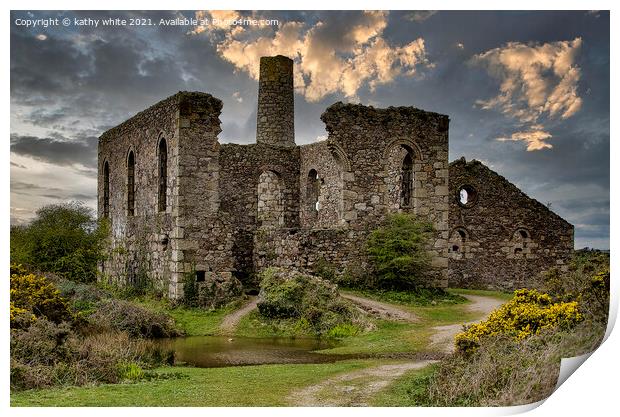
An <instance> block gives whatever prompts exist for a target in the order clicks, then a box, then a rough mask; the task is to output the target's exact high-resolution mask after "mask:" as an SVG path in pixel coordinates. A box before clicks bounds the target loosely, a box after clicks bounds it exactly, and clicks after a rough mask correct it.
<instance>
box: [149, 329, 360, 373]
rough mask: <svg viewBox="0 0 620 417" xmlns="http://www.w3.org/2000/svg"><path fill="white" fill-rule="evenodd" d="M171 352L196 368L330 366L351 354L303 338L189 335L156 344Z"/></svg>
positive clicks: (330, 344) (315, 340)
mask: <svg viewBox="0 0 620 417" xmlns="http://www.w3.org/2000/svg"><path fill="white" fill-rule="evenodd" d="M159 343H160V344H161V346H162V347H165V348H168V349H171V350H174V352H175V360H176V361H177V362H185V363H187V364H189V365H193V366H197V367H200V368H218V367H224V366H241V365H261V364H274V363H330V362H336V361H339V360H345V359H351V358H353V355H330V354H322V353H317V352H316V351H317V350H321V349H327V348H330V347H334V346H335V345H336V344H335V343H334V342H328V341H325V340H318V339H309V338H308V339H306V338H295V339H292V338H285V337H273V338H249V337H234V338H230V337H226V336H190V337H177V338H174V339H162V340H160V341H159Z"/></svg>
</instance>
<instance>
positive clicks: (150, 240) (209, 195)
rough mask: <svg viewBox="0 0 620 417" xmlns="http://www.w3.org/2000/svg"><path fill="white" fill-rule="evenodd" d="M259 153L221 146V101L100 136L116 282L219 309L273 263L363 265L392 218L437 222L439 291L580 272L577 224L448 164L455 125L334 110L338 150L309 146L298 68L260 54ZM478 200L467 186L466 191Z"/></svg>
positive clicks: (174, 103) (209, 99)
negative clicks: (574, 267) (190, 293)
mask: <svg viewBox="0 0 620 417" xmlns="http://www.w3.org/2000/svg"><path fill="white" fill-rule="evenodd" d="M260 77H261V78H260V81H259V97H258V116H257V135H256V143H255V144H250V145H237V144H220V143H219V142H218V135H219V133H220V131H221V128H220V119H219V115H220V113H221V111H222V102H221V101H220V100H219V99H217V98H215V97H213V96H211V95H210V94H206V93H199V92H191V93H190V92H180V93H178V94H175V95H174V96H171V97H169V98H167V99H165V100H163V101H161V102H159V103H157V104H155V105H154V106H152V107H150V108H148V109H147V110H145V111H143V112H141V113H138V114H137V115H135V116H134V117H132V118H130V119H128V120H127V121H125V122H123V123H121V124H120V125H118V126H116V127H114V128H112V129H110V130H108V131H107V132H105V133H104V134H102V135H101V137H100V138H99V150H98V153H99V154H98V157H99V181H98V201H99V217H107V218H108V220H109V222H110V226H111V233H110V238H109V241H108V258H107V260H106V261H105V262H103V263H102V265H101V267H100V269H101V272H102V274H101V276H102V279H106V280H109V281H113V282H116V283H118V284H120V285H144V284H146V285H148V286H152V287H154V288H156V289H159V290H160V291H162V292H165V293H167V295H168V296H169V297H170V298H171V299H179V298H181V297H182V296H183V294H184V286H185V285H186V283H195V284H197V287H198V288H199V290H200V294H201V297H202V298H201V299H202V300H203V301H204V304H206V305H212V306H215V305H219V304H221V303H224V302H226V301H227V300H228V299H230V298H232V297H235V296H236V295H238V294H239V293H240V291H242V289H243V288H245V289H246V290H247V289H251V288H256V286H257V285H258V283H257V282H256V276H257V273H258V272H260V271H261V270H262V269H264V268H266V267H269V266H285V267H291V268H297V269H301V270H306V271H315V270H316V269H317V267H318V265H325V264H328V265H330V266H331V267H332V268H333V269H334V271H335V272H336V273H337V274H342V273H345V272H346V271H351V270H353V269H358V270H359V269H364V268H366V266H367V262H368V261H367V259H366V254H365V249H364V241H365V240H366V238H367V236H368V234H369V233H370V232H371V231H372V230H373V229H375V228H376V227H378V226H379V225H380V224H381V222H382V221H383V220H384V219H385V217H386V215H388V214H389V213H395V212H407V213H412V214H415V215H416V216H417V217H418V218H419V219H422V220H427V221H429V222H431V223H432V224H433V226H434V229H435V234H434V236H433V237H432V239H431V241H430V242H429V246H428V248H427V249H428V251H429V253H430V254H431V258H432V266H433V274H434V275H433V280H432V285H435V286H440V287H445V286H447V285H450V286H457V287H472V288H501V289H511V288H515V287H520V286H523V285H527V283H528V279H529V278H530V277H532V276H533V274H536V273H538V272H540V271H542V270H544V269H546V268H548V267H551V266H555V265H559V266H563V265H565V264H566V260H567V258H568V256H570V254H571V252H572V248H573V227H572V226H571V225H570V224H568V223H567V222H566V221H564V220H563V219H561V218H560V217H559V216H557V215H556V214H554V213H553V212H551V211H550V210H549V209H548V208H547V207H546V206H544V205H542V204H541V203H539V202H537V201H535V200H532V199H530V198H529V197H527V196H526V195H525V194H523V193H522V192H521V191H520V190H519V189H518V188H517V187H515V186H514V185H513V184H511V183H510V182H508V181H507V180H506V179H504V178H503V177H501V176H499V175H498V174H496V173H495V172H493V171H491V170H490V169H488V168H487V167H485V166H484V165H482V164H481V163H480V162H477V161H472V162H465V161H464V160H458V161H455V162H453V163H452V164H448V131H449V119H448V116H445V115H442V114H438V113H432V112H427V111H423V110H419V109H416V108H413V107H389V108H385V109H378V108H374V107H370V106H363V105H359V104H343V103H335V104H333V105H331V106H330V107H328V108H327V109H326V110H325V112H324V113H323V115H322V116H321V120H322V121H323V122H324V123H325V127H326V129H327V132H328V137H327V139H326V140H323V141H319V142H316V143H312V144H307V145H302V146H296V145H295V141H294V124H293V123H294V122H293V119H294V108H293V61H292V60H290V59H288V58H286V57H283V56H277V57H265V58H262V59H261V69H260ZM463 190H464V191H463Z"/></svg>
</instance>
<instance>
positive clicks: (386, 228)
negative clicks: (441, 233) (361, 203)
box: [367, 213, 433, 289]
mask: <svg viewBox="0 0 620 417" xmlns="http://www.w3.org/2000/svg"><path fill="white" fill-rule="evenodd" d="M432 232H433V226H432V225H431V224H430V223H427V222H421V221H418V220H416V218H415V217H414V216H413V215H410V214H403V213H398V214H393V215H389V216H388V217H387V218H386V220H385V224H384V225H383V226H382V227H380V228H378V229H376V230H374V231H373V232H372V233H371V234H370V236H369V237H368V241H367V253H368V257H369V260H370V263H371V264H372V266H373V267H374V272H375V275H376V277H377V280H378V285H379V286H381V287H385V288H394V289H408V288H419V287H426V286H427V283H426V277H427V274H428V269H429V266H430V256H429V254H428V253H427V243H428V238H429V236H430V235H431V234H432Z"/></svg>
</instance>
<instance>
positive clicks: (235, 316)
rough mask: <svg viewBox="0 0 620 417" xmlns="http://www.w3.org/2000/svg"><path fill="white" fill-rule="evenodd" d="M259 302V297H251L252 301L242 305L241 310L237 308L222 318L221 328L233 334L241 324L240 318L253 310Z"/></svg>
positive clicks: (226, 332)
mask: <svg viewBox="0 0 620 417" xmlns="http://www.w3.org/2000/svg"><path fill="white" fill-rule="evenodd" d="M257 304H258V297H250V301H248V303H247V304H245V305H244V306H243V307H241V308H240V309H239V310H235V311H233V312H232V313H230V314H229V315H227V316H226V317H224V320H222V324H220V330H221V331H222V332H223V333H224V334H233V333H234V331H235V328H236V327H237V325H238V324H239V320H241V318H242V317H243V316H245V315H246V314H249V313H250V312H251V311H252V310H254V309H255V308H256V305H257Z"/></svg>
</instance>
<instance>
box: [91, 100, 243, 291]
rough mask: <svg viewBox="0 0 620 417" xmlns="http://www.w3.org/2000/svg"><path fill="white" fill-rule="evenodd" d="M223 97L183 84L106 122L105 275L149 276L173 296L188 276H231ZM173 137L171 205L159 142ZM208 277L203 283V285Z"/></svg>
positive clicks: (131, 280)
mask: <svg viewBox="0 0 620 417" xmlns="http://www.w3.org/2000/svg"><path fill="white" fill-rule="evenodd" d="M221 108H222V103H221V101H220V100H218V99H215V98H213V97H212V96H211V95H209V94H205V93H188V92H180V93H178V94H176V95H174V96H171V97H169V98H167V99H165V100H163V101H161V102H159V103H157V104H155V105H154V106H152V107H150V108H148V109H147V110H145V111H143V112H141V113H139V114H137V115H136V116H134V117H132V118H130V119H129V120H127V121H126V122H124V123H122V124H120V125H119V126H117V127H115V128H113V129H110V130H108V131H107V132H105V133H104V134H103V135H102V136H101V137H100V139H99V148H98V152H99V155H98V156H99V184H98V195H99V216H100V217H103V214H104V195H105V194H106V193H104V190H103V187H104V181H103V167H104V165H105V164H106V163H107V164H108V167H109V172H110V174H109V178H110V180H109V187H110V190H109V196H110V197H109V216H108V217H109V222H110V226H111V236H110V239H109V257H108V259H107V260H106V261H105V262H104V263H103V264H102V265H101V271H102V273H103V274H102V275H103V279H110V280H113V281H115V282H116V283H118V284H121V285H132V284H140V282H138V281H144V280H146V281H147V282H148V283H150V284H153V285H154V286H155V287H156V288H157V289H159V290H162V291H164V292H165V293H167V294H168V296H169V297H170V298H172V299H178V298H180V297H182V296H183V283H184V281H185V279H187V278H188V276H189V278H193V277H195V276H198V275H200V276H201V278H202V277H204V279H201V281H203V282H206V283H207V284H212V283H214V282H217V283H224V282H226V281H231V280H232V279H233V278H232V271H233V263H232V255H231V253H232V248H233V240H232V236H233V235H232V227H231V226H230V223H229V222H227V219H226V218H221V217H220V213H219V190H218V184H219V163H218V160H219V158H218V156H219V144H218V143H217V135H218V134H219V132H220V121H219V114H220V111H221ZM161 140H166V144H167V154H168V157H167V170H166V171H167V175H166V179H167V187H166V207H165V211H160V210H159V205H158V190H159V187H158V184H159V171H158V169H159V159H158V149H159V143H160V141H161ZM130 152H133V154H134V158H135V169H134V171H135V185H134V194H135V199H134V200H135V203H134V205H135V209H134V212H133V215H132V214H131V213H130V212H129V211H128V194H129V187H128V173H129V170H128V165H127V157H128V155H129V153H130ZM207 284H201V285H202V286H204V285H207Z"/></svg>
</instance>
